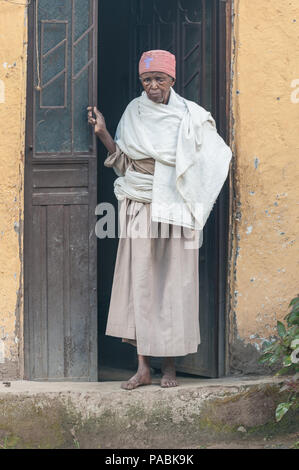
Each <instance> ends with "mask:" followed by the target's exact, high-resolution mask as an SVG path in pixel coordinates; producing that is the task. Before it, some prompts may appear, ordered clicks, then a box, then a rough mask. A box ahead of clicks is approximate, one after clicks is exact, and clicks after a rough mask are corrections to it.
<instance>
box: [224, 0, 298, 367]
mask: <svg viewBox="0 0 299 470" xmlns="http://www.w3.org/2000/svg"><path fill="white" fill-rule="evenodd" d="M234 9H235V16H234V33H233V35H234V45H233V48H234V50H233V54H234V58H233V60H234V64H233V89H232V102H233V120H234V126H233V139H234V141H233V145H234V152H235V168H234V184H235V189H236V200H235V205H234V214H233V220H234V252H233V259H232V266H231V268H232V269H231V278H232V280H233V279H234V282H233V284H232V286H231V287H232V292H231V295H232V297H233V299H234V302H233V308H232V314H233V315H232V316H231V318H232V323H233V326H234V328H235V330H234V332H233V335H232V337H231V340H232V343H234V342H236V344H237V347H236V348H235V349H234V347H232V349H231V353H232V355H233V357H232V362H233V363H234V364H235V367H236V369H238V368H239V369H240V370H244V369H242V367H244V368H245V369H246V361H247V360H248V357H246V356H248V354H247V355H246V354H245V357H244V361H243V362H244V364H243V366H242V365H241V367H239V366H240V363H241V362H242V358H241V357H238V355H239V354H240V353H241V351H242V348H240V344H241V343H243V345H248V344H252V346H253V347H254V348H255V349H256V350H259V349H260V347H261V344H262V342H263V340H264V338H269V337H271V336H272V335H275V334H276V328H275V327H276V321H277V320H283V318H284V316H285V315H286V314H287V313H288V311H289V310H288V304H289V302H290V300H291V299H292V298H293V297H295V295H296V294H297V293H299V249H298V233H299V216H298V215H299V184H298V179H299V47H298V43H299V1H298V0H271V1H269V0H235V2H234ZM234 270H236V271H235V274H234V273H233V271H234ZM247 350H248V353H249V354H251V353H252V351H253V350H252V349H250V348H247ZM238 364H239V366H238ZM252 366H253V365H252Z"/></svg>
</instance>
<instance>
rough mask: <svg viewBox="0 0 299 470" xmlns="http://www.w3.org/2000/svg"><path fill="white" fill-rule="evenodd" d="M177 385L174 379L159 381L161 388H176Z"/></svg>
mask: <svg viewBox="0 0 299 470" xmlns="http://www.w3.org/2000/svg"><path fill="white" fill-rule="evenodd" d="M177 385H178V383H177V381H176V380H175V379H164V380H163V379H162V380H161V387H163V388H170V387H177Z"/></svg>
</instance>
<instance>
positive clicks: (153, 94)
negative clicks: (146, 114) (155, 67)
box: [139, 72, 175, 104]
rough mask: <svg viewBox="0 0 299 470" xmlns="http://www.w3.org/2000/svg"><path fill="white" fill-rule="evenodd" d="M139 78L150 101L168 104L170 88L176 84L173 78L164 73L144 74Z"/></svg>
mask: <svg viewBox="0 0 299 470" xmlns="http://www.w3.org/2000/svg"><path fill="white" fill-rule="evenodd" d="M139 78H140V81H141V83H142V86H143V88H144V90H145V92H146V94H147V96H148V97H149V99H150V100H152V101H154V102H155V103H164V104H166V103H167V102H168V98H169V92H170V87H171V86H173V85H174V83H175V80H174V79H173V78H172V77H170V76H169V75H167V73H164V72H144V73H142V74H141V75H140V77H139Z"/></svg>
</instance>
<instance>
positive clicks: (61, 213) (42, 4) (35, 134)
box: [24, 0, 98, 381]
mask: <svg viewBox="0 0 299 470" xmlns="http://www.w3.org/2000/svg"><path fill="white" fill-rule="evenodd" d="M96 26H97V2H96V0H80V1H79V0H65V1H64V2H63V4H62V3H61V1H60V0H51V1H49V0H39V2H32V3H31V5H30V8H29V31H30V36H29V63H28V86H27V102H28V106H27V119H26V126H27V129H26V131H27V132H26V162H25V320H24V329H25V376H26V378H28V379H34V380H86V381H87V380H97V378H98V370H97V335H96V332H97V302H96V286H97V276H96V257H97V250H96V247H97V243H96V235H95V224H96V216H95V208H96V204H97V173H96V171H97V155H96V140H95V136H94V135H93V133H92V132H91V129H90V126H89V125H88V123H87V119H86V116H87V113H86V107H87V106H88V105H93V104H96V101H97V99H96V81H97V73H96V70H97V47H96V43H97V34H96V32H97V28H96ZM35 85H37V86H35Z"/></svg>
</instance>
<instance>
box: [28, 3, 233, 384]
mask: <svg viewBox="0 0 299 470" xmlns="http://www.w3.org/2000/svg"><path fill="white" fill-rule="evenodd" d="M211 1H213V2H214V3H216V2H219V16H218V26H219V36H218V39H219V44H218V48H220V50H221V51H222V52H223V53H222V54H220V56H219V60H218V72H217V75H218V87H217V90H218V93H217V98H216V97H215V99H216V100H217V116H216V118H217V127H218V131H219V133H220V134H221V135H222V137H223V138H224V140H226V142H227V143H228V144H230V135H231V119H230V117H231V98H230V95H231V94H230V90H231V66H232V60H231V41H232V12H233V0H211ZM33 6H34V2H32V3H31V5H30V6H29V8H28V43H29V47H28V67H27V95H26V96H27V98H26V139H25V140H26V143H25V155H26V156H27V154H28V149H29V148H30V146H31V145H32V142H31V141H30V137H29V136H31V135H32V125H31V119H28V116H31V115H32V112H33V87H32V85H31V84H32V81H33V63H34V47H33V29H34V14H33V13H34V10H33ZM30 42H31V45H30ZM219 77H225V79H224V80H219ZM96 95H97V86H96V84H95V87H94V96H95V97H96ZM25 160H26V157H25ZM94 163H95V167H96V162H94ZM29 166H30V165H28V164H27V165H26V161H25V171H24V176H25V183H24V198H25V201H24V207H25V212H24V241H23V252H24V330H23V331H24V338H23V340H24V343H23V344H24V356H23V370H24V377H25V378H28V364H26V361H27V359H26V358H28V357H29V346H30V343H29V341H28V332H27V331H26V323H27V320H28V305H27V302H28V296H26V290H27V279H28V270H30V260H27V254H28V243H29V240H28V237H27V236H26V233H27V225H28V207H29V206H28V201H29V200H30V197H31V193H30V191H29V190H30V184H29V183H28V181H30V180H31V175H30V168H29ZM232 181H233V175H232V172H231V171H230V177H229V178H228V179H227V180H226V183H225V185H224V187H223V189H222V191H221V194H220V196H219V198H218V202H217V205H216V207H215V211H216V212H217V217H216V221H217V223H216V224H215V230H216V231H217V240H218V243H217V246H216V247H215V249H216V250H217V259H218V266H217V268H218V269H216V270H215V271H217V273H216V274H217V286H218V290H217V293H216V296H217V305H218V322H219V323H218V332H219V334H218V344H217V345H215V346H216V347H217V351H218V353H217V356H218V376H219V377H221V376H224V375H227V374H228V373H229V360H228V359H229V336H230V335H229V306H230V299H229V288H230V279H229V270H228V264H229V259H230V256H231V249H232V248H231V230H230V227H231V212H232ZM95 193H96V189H95ZM29 217H30V215H29ZM93 268H94V269H96V267H95V266H94V267H93Z"/></svg>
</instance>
